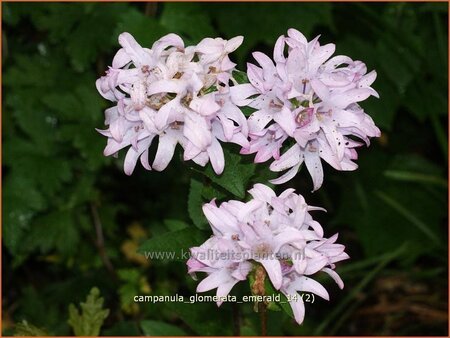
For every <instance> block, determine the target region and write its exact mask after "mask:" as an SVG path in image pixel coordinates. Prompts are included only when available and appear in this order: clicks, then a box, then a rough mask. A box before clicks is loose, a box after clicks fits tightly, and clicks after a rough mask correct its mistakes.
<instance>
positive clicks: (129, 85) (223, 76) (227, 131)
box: [96, 33, 248, 175]
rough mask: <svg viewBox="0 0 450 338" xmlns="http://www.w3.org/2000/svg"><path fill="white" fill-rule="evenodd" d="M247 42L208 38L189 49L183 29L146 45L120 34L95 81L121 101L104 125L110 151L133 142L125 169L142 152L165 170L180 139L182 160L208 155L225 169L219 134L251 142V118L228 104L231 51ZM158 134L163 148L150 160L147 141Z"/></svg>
mask: <svg viewBox="0 0 450 338" xmlns="http://www.w3.org/2000/svg"><path fill="white" fill-rule="evenodd" d="M242 41H243V38H242V37H235V38H233V39H231V40H229V41H225V40H223V39H220V38H217V39H211V38H206V39H203V40H202V41H201V42H200V43H199V44H198V45H197V46H189V47H185V46H184V42H183V40H182V39H181V38H180V37H179V36H178V35H175V34H168V35H166V36H164V37H162V38H161V39H159V40H158V41H156V42H155V43H154V44H153V46H152V48H151V49H148V48H143V47H141V46H140V45H139V44H138V43H137V42H136V41H135V39H134V38H133V37H132V36H131V35H130V34H128V33H122V34H121V35H120V36H119V43H120V45H121V46H122V48H121V49H120V50H119V51H118V52H117V54H116V55H115V57H114V59H113V62H112V67H110V68H109V69H108V71H107V72H106V75H105V76H103V77H101V78H100V79H98V80H97V82H96V85H97V89H98V91H99V92H100V94H101V95H102V96H103V97H105V98H106V99H108V100H110V101H113V102H116V105H115V106H114V107H112V108H109V109H107V110H106V111H105V116H106V119H105V124H106V125H108V126H109V128H108V129H107V130H100V131H99V132H100V133H101V134H102V135H104V136H106V137H107V138H108V143H107V146H106V148H105V150H104V154H105V156H109V155H114V154H116V153H117V152H118V151H119V150H120V149H123V148H126V147H128V146H131V147H130V148H129V149H128V151H127V154H126V157H125V164H124V169H125V173H126V174H128V175H130V174H131V173H132V172H133V170H134V168H135V166H136V162H137V160H138V159H139V158H140V160H141V163H142V165H143V166H144V168H146V169H148V170H151V169H152V168H153V169H155V170H158V171H161V170H164V169H165V168H166V167H167V165H168V164H169V162H170V161H171V159H172V157H173V154H174V151H175V147H176V145H177V144H180V145H181V146H182V147H183V148H184V160H191V159H192V160H193V161H194V162H195V163H197V164H199V165H201V166H204V165H206V163H208V162H209V161H210V162H211V165H212V167H213V169H214V171H215V172H216V173H217V174H220V173H222V171H223V169H224V165H225V162H224V155H223V150H222V146H221V144H220V142H219V140H220V141H222V142H233V143H236V144H239V145H241V146H243V147H248V139H247V137H248V127H247V121H246V119H245V116H244V115H243V114H242V112H241V110H240V109H239V108H238V107H237V106H236V105H234V104H233V103H232V102H231V99H230V90H229V83H230V81H231V82H232V81H234V80H233V78H232V71H233V70H234V67H235V64H234V63H233V62H231V60H230V59H229V57H228V54H229V53H231V52H232V51H234V50H235V49H236V48H238V47H239V45H240V44H241V43H242ZM156 137H158V138H159V144H158V149H157V151H156V155H155V158H154V160H153V163H152V164H151V165H150V161H149V147H150V145H151V143H152V141H153V140H154V139H155V138H156Z"/></svg>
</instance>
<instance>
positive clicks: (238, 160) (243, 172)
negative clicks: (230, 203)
mask: <svg viewBox="0 0 450 338" xmlns="http://www.w3.org/2000/svg"><path fill="white" fill-rule="evenodd" d="M223 152H224V156H225V169H224V171H223V173H222V174H221V175H220V176H218V175H216V173H215V172H214V171H213V169H212V167H211V166H210V165H209V166H208V167H207V168H206V169H204V170H199V169H196V171H198V172H200V173H202V174H203V175H205V176H206V177H208V178H209V179H210V180H211V181H212V182H214V183H215V184H217V185H219V186H220V187H222V188H224V189H225V190H227V191H229V192H230V193H232V194H233V195H234V196H236V197H238V198H240V199H243V198H244V197H245V192H246V190H247V188H248V186H247V184H248V183H249V181H250V178H251V177H252V176H253V174H254V173H255V164H254V163H253V162H250V160H249V159H248V158H244V157H243V156H241V155H238V154H235V153H231V152H230V151H228V150H226V149H223Z"/></svg>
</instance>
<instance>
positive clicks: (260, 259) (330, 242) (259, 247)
mask: <svg viewBox="0 0 450 338" xmlns="http://www.w3.org/2000/svg"><path fill="white" fill-rule="evenodd" d="M249 193H250V195H251V196H252V197H253V199H251V200H250V201H248V202H246V203H244V202H240V201H235V200H231V201H228V202H223V203H222V204H220V206H217V205H216V203H215V201H214V200H213V201H211V202H210V203H208V204H205V205H204V206H203V212H204V214H205V216H206V218H207V219H208V221H209V224H210V225H211V229H212V231H213V236H212V237H211V238H209V239H208V240H207V241H206V242H205V243H203V244H202V245H201V246H199V247H194V248H191V258H190V259H189V260H188V262H187V266H188V272H189V273H190V274H192V275H193V276H194V277H195V273H196V272H205V273H206V274H207V277H206V278H205V279H203V280H202V281H201V282H200V283H199V284H198V286H197V292H205V291H209V290H212V289H216V288H217V292H216V296H217V299H218V305H220V304H221V303H222V300H223V299H225V298H226V296H227V295H228V293H229V292H230V291H231V289H232V288H233V286H234V285H236V284H237V283H238V282H239V281H243V280H246V279H247V278H248V275H249V273H250V272H251V271H256V272H258V271H259V270H258V267H261V266H262V267H263V268H264V270H265V271H266V272H267V276H268V278H269V279H270V281H271V283H272V285H273V287H274V288H275V289H276V290H279V291H280V292H281V293H283V294H284V295H286V296H287V299H288V301H289V303H290V305H291V307H292V310H293V313H294V317H295V320H296V321H297V323H299V324H301V323H302V322H303V318H304V314H305V307H304V303H303V299H302V297H299V296H298V292H312V293H315V294H317V295H318V296H320V297H322V298H324V299H327V300H328V299H329V297H328V292H327V291H326V290H325V288H324V287H323V286H322V285H321V284H320V283H318V282H317V281H315V280H314V279H312V278H311V275H314V274H316V273H318V272H319V271H323V272H325V273H327V274H329V275H330V276H331V277H332V278H333V279H334V280H335V281H336V283H337V284H338V285H339V287H340V288H343V287H344V284H343V282H342V280H341V278H340V277H339V275H338V274H337V273H336V272H335V271H334V268H335V263H336V262H339V261H341V260H344V259H347V258H349V257H348V255H347V254H346V253H345V252H344V250H345V247H344V246H343V245H340V244H336V243H335V241H336V239H337V234H336V235H334V236H332V237H330V238H324V237H323V229H322V226H321V225H320V224H319V223H318V222H317V221H315V220H313V218H312V217H311V215H310V211H313V210H323V209H321V208H318V207H313V206H308V205H307V204H306V203H305V200H304V198H303V197H302V196H301V195H298V194H296V193H295V192H294V190H293V189H288V190H286V191H284V192H283V193H281V194H280V195H279V196H277V195H276V194H275V192H274V191H273V190H272V189H270V188H269V187H267V186H266V185H263V184H256V185H255V186H254V187H253V188H252V189H251V190H249ZM262 288H264V287H263V286H262ZM259 289H261V287H260V288H259ZM259 289H258V290H257V293H261V292H263V290H259Z"/></svg>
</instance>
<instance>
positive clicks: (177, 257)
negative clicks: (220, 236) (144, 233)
mask: <svg viewBox="0 0 450 338" xmlns="http://www.w3.org/2000/svg"><path fill="white" fill-rule="evenodd" d="M205 237H206V236H205V233H203V232H202V231H200V230H198V229H196V228H194V227H189V228H186V229H182V230H177V231H171V232H167V233H165V234H162V235H160V236H155V237H153V238H150V239H148V240H147V241H145V242H144V243H142V245H141V246H140V247H139V250H138V252H139V253H141V254H145V255H146V256H147V255H148V257H147V258H148V259H153V260H154V259H162V260H171V261H172V260H173V261H186V260H187V258H189V257H188V256H187V255H188V253H189V248H191V247H194V246H198V245H200V244H201V243H203V241H204V240H205ZM152 255H153V256H152Z"/></svg>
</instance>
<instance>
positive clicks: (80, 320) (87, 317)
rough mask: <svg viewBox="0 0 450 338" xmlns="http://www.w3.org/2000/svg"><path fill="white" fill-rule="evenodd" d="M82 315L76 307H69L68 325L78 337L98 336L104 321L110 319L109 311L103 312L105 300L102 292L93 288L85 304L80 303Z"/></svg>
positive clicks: (71, 305)
mask: <svg viewBox="0 0 450 338" xmlns="http://www.w3.org/2000/svg"><path fill="white" fill-rule="evenodd" d="M80 306H81V314H80V312H79V310H78V309H77V308H76V307H75V305H73V304H70V306H69V320H68V323H69V325H70V326H71V327H72V329H73V331H74V333H75V335H76V336H98V335H99V334H100V329H101V327H102V325H103V321H104V320H105V318H106V317H108V314H109V310H108V309H106V310H103V298H101V297H100V291H99V289H97V288H95V287H94V288H92V289H91V291H90V293H89V295H88V296H87V299H86V302H85V303H80Z"/></svg>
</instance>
